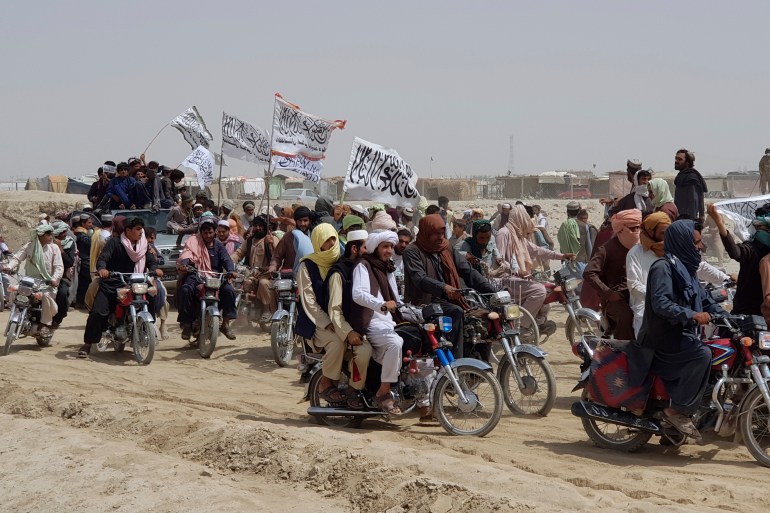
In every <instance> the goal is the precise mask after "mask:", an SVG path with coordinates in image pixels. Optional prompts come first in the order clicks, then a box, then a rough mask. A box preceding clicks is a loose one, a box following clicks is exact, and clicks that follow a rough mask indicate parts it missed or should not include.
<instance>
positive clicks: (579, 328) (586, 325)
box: [564, 317, 601, 345]
mask: <svg viewBox="0 0 770 513" xmlns="http://www.w3.org/2000/svg"><path fill="white" fill-rule="evenodd" d="M597 333H601V327H600V326H598V325H592V324H591V321H589V320H588V319H586V318H585V317H580V318H578V320H577V324H576V323H575V322H574V321H573V320H572V319H571V318H567V322H566V323H565V324H564V334H565V335H566V336H567V341H568V342H569V343H570V345H572V344H574V343H575V341H576V340H577V337H580V336H583V335H590V336H596V335H597Z"/></svg>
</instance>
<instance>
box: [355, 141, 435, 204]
mask: <svg viewBox="0 0 770 513" xmlns="http://www.w3.org/2000/svg"><path fill="white" fill-rule="evenodd" d="M343 190H344V191H345V199H346V200H347V199H350V200H371V201H381V202H383V203H391V204H396V205H400V206H403V207H415V206H417V204H418V203H419V201H420V195H419V194H418V193H417V175H416V174H415V173H414V171H412V167H411V166H410V165H409V164H407V163H406V162H405V161H404V159H402V158H401V157H400V156H399V154H398V152H397V151H396V150H393V149H390V148H385V147H384V146H380V145H379V144H374V143H370V142H367V141H364V140H363V139H359V138H358V137H356V138H355V139H353V148H352V149H351V150H350V162H348V172H347V174H346V175H345V185H344V186H343Z"/></svg>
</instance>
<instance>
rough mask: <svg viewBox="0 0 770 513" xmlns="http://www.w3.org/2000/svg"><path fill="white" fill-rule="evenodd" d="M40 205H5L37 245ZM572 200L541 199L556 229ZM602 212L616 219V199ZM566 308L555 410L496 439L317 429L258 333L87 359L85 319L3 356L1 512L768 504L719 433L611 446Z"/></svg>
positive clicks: (175, 339)
mask: <svg viewBox="0 0 770 513" xmlns="http://www.w3.org/2000/svg"><path fill="white" fill-rule="evenodd" d="M30 194H31V193H26V195H23V194H17V195H16V196H13V197H6V195H2V194H0V224H3V225H10V224H12V225H13V226H14V227H16V228H17V229H18V231H19V233H22V230H24V229H28V227H29V226H32V225H31V224H30V223H32V222H33V220H34V219H33V218H34V214H36V213H37V212H39V211H40V209H41V208H42V207H41V206H40V205H41V204H40V203H35V202H34V201H44V202H45V205H46V209H48V208H50V207H54V206H55V204H59V203H61V204H63V203H66V200H68V199H69V200H71V199H72V198H71V197H70V198H67V197H66V196H65V195H55V196H64V198H61V197H59V198H54V199H53V200H52V199H51V198H49V197H48V196H46V197H44V198H41V199H38V198H37V195H41V194H47V193H32V194H34V195H35V197H34V198H33V197H32V196H31V195H30ZM33 200H34V201H33ZM72 203H74V201H72ZM565 203H566V202H565V201H545V200H544V201H542V202H541V204H542V205H543V206H544V207H545V209H546V211H547V212H548V213H549V217H550V218H551V226H552V231H553V232H554V234H555V231H556V227H558V223H559V222H561V218H563V214H561V212H563V210H564V204H565ZM587 204H588V205H592V204H595V208H594V212H593V213H592V214H591V220H592V222H594V223H596V224H598V222H599V221H600V217H599V215H600V214H599V213H600V210H599V205H598V203H597V202H596V201H595V200H591V202H590V203H587ZM491 205H492V203H489V204H488V205H487V204H485V203H482V206H483V207H486V208H489V207H491ZM465 206H466V205H465V204H459V203H458V204H456V205H454V208H455V210H460V209H461V208H464V207H465ZM468 206H470V205H468ZM9 242H12V241H9ZM19 242H20V241H19ZM12 247H14V245H13V244H12ZM552 312H553V313H552V318H553V319H555V320H556V321H557V323H558V324H559V326H560V331H559V332H558V333H557V335H555V336H554V337H552V338H551V339H550V340H549V341H548V343H547V344H546V345H545V349H547V350H548V351H549V355H548V360H549V362H550V364H551V366H552V367H553V370H554V372H555V374H556V378H557V388H558V391H557V392H558V394H557V395H558V398H557V400H556V405H555V407H554V409H553V411H552V412H551V413H550V414H549V415H548V417H546V418H539V417H537V418H536V417H522V416H515V415H513V414H511V413H510V412H509V411H508V410H507V409H506V410H505V412H504V414H503V418H502V420H501V421H500V423H499V425H498V426H497V428H496V429H495V430H494V431H493V432H492V433H491V434H490V435H489V436H487V437H485V438H482V439H479V438H458V437H452V436H450V435H447V434H446V433H445V432H444V431H443V429H441V427H440V426H438V425H437V424H436V425H419V424H417V419H416V418H415V417H408V418H398V419H396V420H393V421H392V422H385V421H382V420H370V421H366V422H365V423H364V425H363V427H362V428H361V429H356V430H342V429H332V428H328V427H325V426H320V425H317V424H315V423H313V422H311V421H310V420H309V418H308V416H307V414H306V408H307V406H308V403H306V402H302V397H303V395H304V388H303V386H302V385H300V384H299V383H298V377H299V375H298V373H297V371H296V370H295V369H293V368H284V369H281V368H279V367H277V366H276V365H275V363H274V362H273V361H272V359H271V351H270V347H269V340H268V337H267V336H266V335H265V334H261V333H257V332H254V331H248V330H243V329H242V330H241V331H240V332H239V335H238V339H237V340H236V341H232V342H231V341H228V340H226V339H224V338H222V339H221V340H220V344H219V345H218V347H217V349H216V351H215V353H214V355H213V357H212V358H211V359H210V360H202V359H200V357H199V356H198V354H197V352H195V351H191V350H186V349H182V347H183V346H184V345H185V344H183V343H182V341H181V339H180V338H179V331H178V329H177V328H176V327H174V328H172V332H171V335H172V337H171V339H170V340H167V341H163V342H161V343H160V346H159V348H158V350H157V352H156V354H155V359H154V361H153V362H152V364H151V365H149V366H147V367H140V366H138V365H137V364H136V363H134V361H133V360H132V357H131V354H130V353H123V354H118V353H115V352H113V351H109V352H105V353H95V354H93V355H92V357H91V359H89V360H78V359H76V358H74V355H75V352H76V350H77V348H78V347H79V345H80V343H81V341H82V333H83V328H84V325H85V315H84V314H82V313H79V312H74V311H70V315H69V317H68V318H67V319H66V321H65V323H64V325H63V326H62V328H61V329H59V330H58V331H57V333H56V335H55V337H54V339H53V343H52V346H51V347H49V348H44V349H41V348H39V347H38V346H37V344H36V343H34V341H28V340H20V341H17V343H16V344H15V345H14V347H13V350H12V353H11V354H10V355H9V356H6V357H2V358H0V482H1V483H2V494H1V495H0V497H1V498H0V512H6V511H8V512H15V513H20V512H39V511H78V512H103V511H110V510H113V511H126V512H139V511H154V512H158V511H160V512H173V513H176V512H185V513H188V512H198V511H200V512H210V511H233V512H239V511H244V512H246V511H249V512H251V511H256V510H262V511H280V512H282V513H287V512H293V511H297V512H300V511H302V512H305V511H323V512H336V511H343V512H358V511H360V512H369V511H387V512H389V513H399V512H407V511H408V512H426V513H427V512H430V513H443V512H447V511H474V512H475V511H478V512H487V511H520V512H523V511H527V512H530V511H543V512H551V511H564V512H567V511H570V512H572V511H629V512H637V513H643V512H651V513H652V512H655V513H657V512H658V511H661V510H665V511H699V512H703V511H745V512H751V511H762V510H765V509H766V506H763V504H765V503H766V500H765V494H764V492H763V488H764V486H763V485H760V483H764V482H765V481H766V480H767V479H768V476H769V475H770V470H769V469H766V468H763V467H760V466H758V465H757V464H756V463H755V462H754V460H753V459H752V458H751V456H750V455H749V454H748V452H747V450H746V449H745V448H744V447H743V446H740V445H736V444H734V443H733V442H732V440H724V439H717V438H714V436H713V435H710V436H709V435H708V434H707V435H706V440H705V443H704V444H703V445H687V446H685V447H682V448H681V449H679V450H678V451H677V450H670V449H666V448H664V447H662V446H660V445H658V444H657V443H655V442H653V443H651V444H649V445H648V446H646V447H645V448H644V449H643V450H642V451H641V452H640V453H637V454H631V455H628V454H621V453H615V452H610V451H606V450H601V449H598V448H596V447H594V446H593V445H592V444H591V443H590V442H589V441H588V439H587V436H586V435H585V433H584V432H583V429H582V427H581V423H580V420H579V419H577V418H575V417H573V416H572V415H571V414H570V413H569V408H570V405H571V404H572V402H573V401H574V400H575V399H576V398H577V397H578V395H577V393H571V392H570V390H571V389H572V387H573V385H574V384H575V382H576V380H577V378H578V375H579V369H578V363H579V362H578V360H577V359H576V358H575V357H574V356H573V355H572V353H571V352H570V350H569V347H568V344H567V342H566V339H565V337H564V335H563V322H564V314H563V312H562V311H561V307H558V305H557V306H556V307H554V309H553V310H552ZM7 316H8V314H7V312H6V313H2V314H0V325H2V326H5V323H6V322H7Z"/></svg>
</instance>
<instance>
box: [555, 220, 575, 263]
mask: <svg viewBox="0 0 770 513" xmlns="http://www.w3.org/2000/svg"><path fill="white" fill-rule="evenodd" d="M556 239H557V240H558V241H559V251H561V252H562V253H573V254H575V255H577V254H578V253H580V226H579V225H578V222H577V219H575V218H574V217H570V218H568V219H567V220H566V221H564V222H563V223H562V225H561V226H560V227H559V232H558V233H557V234H556Z"/></svg>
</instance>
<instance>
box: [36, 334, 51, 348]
mask: <svg viewBox="0 0 770 513" xmlns="http://www.w3.org/2000/svg"><path fill="white" fill-rule="evenodd" d="M51 338H52V336H51V337H38V338H37V345H39V346H40V347H48V346H50V345H51Z"/></svg>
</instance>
